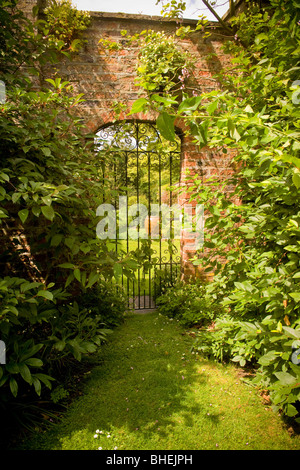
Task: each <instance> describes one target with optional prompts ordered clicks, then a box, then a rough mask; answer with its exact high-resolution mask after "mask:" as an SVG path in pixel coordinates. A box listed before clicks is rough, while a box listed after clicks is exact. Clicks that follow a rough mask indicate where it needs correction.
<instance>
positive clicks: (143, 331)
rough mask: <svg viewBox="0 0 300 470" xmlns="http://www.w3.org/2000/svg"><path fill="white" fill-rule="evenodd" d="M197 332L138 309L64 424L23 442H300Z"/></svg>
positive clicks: (138, 445) (247, 445) (72, 445)
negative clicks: (212, 357)
mask: <svg viewBox="0 0 300 470" xmlns="http://www.w3.org/2000/svg"><path fill="white" fill-rule="evenodd" d="M192 343H193V338H192V336H190V335H187V334H186V332H185V330H183V329H182V328H181V327H180V326H179V325H178V323H177V322H175V321H174V320H169V319H166V318H165V317H163V316H160V315H158V314H157V313H156V312H148V313H146V314H142V313H140V314H130V315H129V316H128V318H127V319H126V321H125V323H124V324H123V325H122V326H120V327H118V328H117V329H116V330H115V331H114V333H113V334H112V336H111V338H110V341H109V343H107V344H106V346H105V347H104V348H103V349H102V351H101V354H100V355H99V365H98V366H96V367H95V368H94V369H93V370H92V372H91V373H90V374H89V375H88V379H87V380H86V382H85V384H84V393H83V395H82V396H80V397H78V398H77V399H76V400H75V401H74V402H73V403H72V404H71V405H70V407H69V409H68V411H67V412H66V415H65V416H64V418H63V419H62V421H61V422H60V423H59V424H55V425H53V427H52V429H50V430H49V431H44V432H40V433H37V434H36V435H35V436H33V437H32V439H30V440H29V439H26V442H24V443H23V444H22V445H21V446H20V447H19V448H22V449H31V450H32V449H35V450H37V449H47V450H63V449H64V450H97V449H99V451H101V450H111V449H118V450H212V449H215V450H219V449H220V450H247V449H249V450H280V449H281V450H292V449H300V436H299V435H293V436H291V435H290V434H289V432H288V430H287V429H286V427H284V424H283V422H282V421H281V419H280V417H279V416H278V415H277V414H275V413H274V412H273V411H272V409H271V407H270V406H267V405H266V404H264V403H263V402H262V399H261V397H260V395H259V392H258V391H257V390H256V389H254V388H253V387H250V386H249V385H246V384H245V383H244V382H243V379H242V375H241V374H240V371H239V370H238V369H236V368H235V367H233V366H232V365H221V364H217V363H215V362H210V361H209V360H206V359H204V358H202V357H200V356H199V355H197V354H192V353H191V352H190V348H191V345H192Z"/></svg>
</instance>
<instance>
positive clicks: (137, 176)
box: [136, 123, 141, 308]
mask: <svg viewBox="0 0 300 470" xmlns="http://www.w3.org/2000/svg"><path fill="white" fill-rule="evenodd" d="M139 201H140V198H139V124H138V123H136V202H137V204H139ZM139 230H140V227H139V225H138V237H137V238H138V250H139V249H140V236H139ZM140 286H141V284H140V268H138V306H139V308H141V302H140Z"/></svg>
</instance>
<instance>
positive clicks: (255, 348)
mask: <svg viewBox="0 0 300 470" xmlns="http://www.w3.org/2000/svg"><path fill="white" fill-rule="evenodd" d="M299 347H300V329H299V322H298V324H297V325H296V326H295V328H292V327H288V326H285V325H282V323H281V322H280V321H277V320H275V319H274V318H273V317H272V316H271V315H268V316H267V317H265V318H263V319H262V320H261V321H254V322H245V321H237V320H236V319H234V318H232V317H230V316H224V317H221V318H219V319H217V320H216V322H215V324H214V326H213V328H209V329H206V330H203V331H201V333H200V334H199V336H198V338H197V340H196V341H195V344H194V349H196V350H197V351H198V352H202V353H203V354H205V355H207V356H210V357H214V358H215V359H217V360H218V361H229V360H231V361H233V362H236V363H238V364H239V365H240V366H242V367H244V366H246V365H251V366H253V367H255V368H256V373H255V377H254V379H251V383H252V384H254V385H257V386H259V387H260V388H261V389H264V390H269V392H270V397H271V400H272V403H273V408H274V409H275V410H282V411H283V412H284V414H285V415H286V416H288V417H294V416H297V415H298V412H299V402H300V367H299V364H298V363H297V362H298V361H293V360H292V354H293V352H294V350H296V351H297V350H299ZM296 420H297V421H298V422H300V419H298V418H296Z"/></svg>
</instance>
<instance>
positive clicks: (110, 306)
mask: <svg viewBox="0 0 300 470" xmlns="http://www.w3.org/2000/svg"><path fill="white" fill-rule="evenodd" d="M78 303H79V304H80V305H81V306H82V307H84V308H86V309H87V310H88V312H89V313H90V314H91V315H93V316H95V315H96V316H98V317H99V318H101V321H102V322H103V323H104V324H105V325H106V326H107V327H113V326H117V325H118V324H120V323H121V322H122V321H123V319H124V313H125V312H126V310H127V307H128V298H127V295H126V294H125V293H124V292H123V291H122V288H121V287H119V286H114V285H109V284H104V283H98V284H96V285H95V286H93V287H92V288H90V289H88V290H87V291H86V292H84V293H82V294H81V295H80V297H79V298H78Z"/></svg>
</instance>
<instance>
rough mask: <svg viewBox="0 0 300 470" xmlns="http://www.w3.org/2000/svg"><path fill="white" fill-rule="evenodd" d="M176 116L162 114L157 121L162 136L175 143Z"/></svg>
mask: <svg viewBox="0 0 300 470" xmlns="http://www.w3.org/2000/svg"><path fill="white" fill-rule="evenodd" d="M174 121H175V118H174V116H170V114H168V113H166V112H162V113H160V115H159V116H158V118H157V120H156V124H157V127H158V130H159V132H160V133H161V135H162V136H163V137H164V138H165V139H166V140H169V141H170V142H174V141H175V138H176V134H175V127H174Z"/></svg>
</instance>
